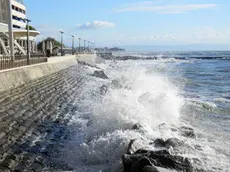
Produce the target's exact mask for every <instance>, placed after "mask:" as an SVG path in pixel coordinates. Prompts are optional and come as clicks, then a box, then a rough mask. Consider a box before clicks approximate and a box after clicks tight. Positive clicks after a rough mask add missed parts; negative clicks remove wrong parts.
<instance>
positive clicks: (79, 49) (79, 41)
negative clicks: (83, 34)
mask: <svg viewBox="0 0 230 172" xmlns="http://www.w3.org/2000/svg"><path fill="white" fill-rule="evenodd" d="M78 39H79V53H80V52H81V38H78Z"/></svg>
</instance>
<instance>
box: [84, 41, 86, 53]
mask: <svg viewBox="0 0 230 172" xmlns="http://www.w3.org/2000/svg"><path fill="white" fill-rule="evenodd" d="M85 42H86V40H84V52H85Z"/></svg>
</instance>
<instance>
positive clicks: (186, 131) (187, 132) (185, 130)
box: [181, 126, 196, 138]
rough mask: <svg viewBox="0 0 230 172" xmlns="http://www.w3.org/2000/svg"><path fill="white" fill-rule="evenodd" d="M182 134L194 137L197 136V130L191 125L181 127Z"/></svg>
mask: <svg viewBox="0 0 230 172" xmlns="http://www.w3.org/2000/svg"><path fill="white" fill-rule="evenodd" d="M181 135H182V136H184V137H189V138H194V137H196V134H195V131H194V130H193V129H192V128H190V127H185V126H183V127H181Z"/></svg>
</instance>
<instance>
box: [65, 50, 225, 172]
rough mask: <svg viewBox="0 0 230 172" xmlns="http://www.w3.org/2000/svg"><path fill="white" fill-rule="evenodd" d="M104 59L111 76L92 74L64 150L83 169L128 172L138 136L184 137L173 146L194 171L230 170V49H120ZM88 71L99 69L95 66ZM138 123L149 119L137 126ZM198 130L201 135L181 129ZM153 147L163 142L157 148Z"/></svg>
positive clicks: (103, 65)
mask: <svg viewBox="0 0 230 172" xmlns="http://www.w3.org/2000/svg"><path fill="white" fill-rule="evenodd" d="M113 55H114V57H117V56H130V57H138V59H135V60H134V59H132V58H130V59H127V60H116V59H115V60H114V59H113V60H103V59H102V60H100V62H99V63H98V64H97V65H96V66H97V67H98V68H100V69H102V70H104V73H105V74H106V75H107V76H108V77H109V79H100V78H95V77H89V79H88V82H87V83H86V84H85V86H84V89H83V90H82V92H81V95H79V97H81V99H79V100H78V101H77V104H78V110H77V112H76V115H75V116H74V117H73V118H72V120H71V123H70V126H71V130H72V131H71V132H72V133H73V134H72V140H71V141H70V142H68V143H67V144H66V145H65V148H64V150H63V152H62V157H64V159H65V160H66V162H68V163H69V164H71V165H72V166H73V167H74V168H75V170H76V171H81V172H84V171H85V172H123V166H122V160H121V157H122V155H123V154H124V153H126V151H127V147H128V144H129V142H130V140H132V139H136V140H141V141H142V143H143V146H145V145H144V144H146V145H149V143H150V142H153V141H154V140H156V139H159V138H160V139H163V140H167V139H169V138H177V139H179V140H180V141H182V142H183V143H184V144H183V146H181V147H177V148H170V152H171V153H172V154H174V155H179V156H182V157H186V158H190V159H191V162H192V164H193V167H194V171H208V172H209V171H210V172H229V171H230V51H208V52H207V51H197V52H195V51H194V52H120V53H114V54H113ZM87 70H88V72H89V73H90V72H93V70H94V69H92V67H88V69H87ZM134 124H140V125H141V126H143V127H142V128H141V129H140V130H132V126H133V125H134ZM181 127H188V128H191V129H193V130H194V133H195V136H194V137H186V136H185V135H183V134H181V131H180V129H181ZM152 149H155V148H154V147H152Z"/></svg>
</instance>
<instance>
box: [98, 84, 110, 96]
mask: <svg viewBox="0 0 230 172" xmlns="http://www.w3.org/2000/svg"><path fill="white" fill-rule="evenodd" d="M107 91H108V87H107V86H106V85H102V86H101V87H100V94H101V95H105V94H106V93H107Z"/></svg>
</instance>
